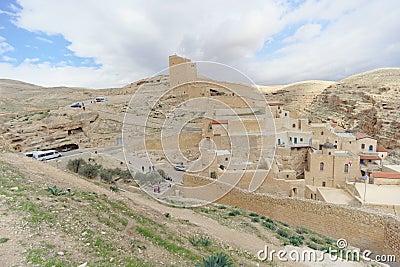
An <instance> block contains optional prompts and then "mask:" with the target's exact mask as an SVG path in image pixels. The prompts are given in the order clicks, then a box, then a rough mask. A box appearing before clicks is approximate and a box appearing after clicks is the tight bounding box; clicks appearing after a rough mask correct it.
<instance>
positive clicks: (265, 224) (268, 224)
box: [262, 221, 276, 231]
mask: <svg viewBox="0 0 400 267" xmlns="http://www.w3.org/2000/svg"><path fill="white" fill-rule="evenodd" d="M262 226H265V227H267V228H268V229H270V230H272V231H275V230H276V225H275V224H273V223H270V222H267V221H264V222H262Z"/></svg>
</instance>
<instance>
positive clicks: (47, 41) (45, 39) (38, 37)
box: [36, 36, 53, 44]
mask: <svg viewBox="0 0 400 267" xmlns="http://www.w3.org/2000/svg"><path fill="white" fill-rule="evenodd" d="M36 39H37V40H39V41H42V42H45V43H49V44H52V43H53V41H52V40H50V39H47V38H43V37H40V36H36Z"/></svg>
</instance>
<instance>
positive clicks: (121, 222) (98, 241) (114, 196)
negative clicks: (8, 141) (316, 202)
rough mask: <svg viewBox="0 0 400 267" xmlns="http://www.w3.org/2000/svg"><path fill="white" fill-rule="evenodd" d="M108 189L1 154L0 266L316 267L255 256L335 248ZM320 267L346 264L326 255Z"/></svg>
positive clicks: (323, 240) (231, 216)
mask: <svg viewBox="0 0 400 267" xmlns="http://www.w3.org/2000/svg"><path fill="white" fill-rule="evenodd" d="M111 189H112V187H110V184H107V183H104V182H100V181H99V180H96V179H87V178H84V177H83V176H80V175H77V174H74V173H71V172H68V171H63V170H60V169H57V168H55V167H54V166H52V165H51V163H50V162H49V163H42V162H38V161H36V160H33V159H30V158H27V157H24V156H22V155H20V154H17V153H1V154H0V212H1V214H2V217H1V220H0V259H1V263H2V265H1V266H60V267H64V266H96V267H97V266H141V267H146V266H149V267H150V266H185V267H186V266H194V265H195V264H200V265H198V266H216V265H211V264H209V265H207V262H208V261H209V260H208V259H209V257H210V256H211V255H216V253H223V255H225V256H226V257H227V258H228V259H229V260H230V261H231V262H232V263H233V265H232V266H242V264H243V266H289V267H292V266H296V267H297V266H315V263H313V262H306V261H305V262H297V261H295V262H291V261H287V262H280V261H279V260H277V259H276V257H274V262H270V261H264V262H260V261H258V260H257V258H256V255H257V254H256V253H257V251H259V250H260V249H263V248H264V246H268V248H269V249H274V250H275V251H277V250H281V249H285V250H286V251H287V253H289V251H291V250H293V249H295V250H297V251H298V253H302V251H303V250H310V249H314V250H324V249H326V247H328V246H334V244H335V240H334V239H332V238H330V237H327V236H324V235H321V234H319V233H315V232H313V231H311V230H309V229H306V228H303V227H297V226H290V225H288V224H285V223H282V222H279V221H276V220H273V219H271V218H268V217H265V216H262V215H259V214H257V213H254V212H251V211H247V210H243V209H238V208H236V207H230V206H222V205H211V204H210V205H207V206H203V207H198V208H176V207H171V206H166V205H163V204H161V203H158V202H157V201H155V200H153V199H151V198H150V197H148V196H147V195H146V194H144V193H143V191H140V190H139V189H138V188H136V187H134V186H132V183H126V181H125V182H116V184H114V189H113V190H111ZM203 259H206V262H205V263H204V264H203ZM321 264H323V265H329V266H343V263H342V262H341V261H338V262H334V261H330V260H329V258H325V260H324V262H321ZM196 266H197V265H196ZM351 266H354V267H358V266H376V265H372V264H368V263H365V262H354V264H352V265H351Z"/></svg>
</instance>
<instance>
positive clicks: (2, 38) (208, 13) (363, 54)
mask: <svg viewBox="0 0 400 267" xmlns="http://www.w3.org/2000/svg"><path fill="white" fill-rule="evenodd" d="M399 14H400V1H398V0H291V1H289V0H252V1H245V0H238V1H231V0H217V1H216V0H185V1H183V0H168V1H162V0H146V1H144V0H118V1H107V0H57V1H54V0H0V78H7V79H16V80H21V81H25V82H29V83H34V84H37V85H42V86H77V87H90V88H110V87H120V86H124V85H126V84H129V83H131V82H134V81H137V80H140V79H142V78H146V77H150V76H153V75H154V74H155V73H157V72H159V71H161V70H163V69H165V68H166V67H168V56H169V55H172V54H178V55H180V56H184V57H187V58H190V59H192V60H193V61H215V62H218V63H223V64H227V65H229V66H232V67H234V68H236V69H238V70H240V71H241V72H243V73H245V74H246V75H247V76H249V77H250V78H251V79H252V80H253V81H254V82H255V83H257V84H260V85H272V84H288V83H292V82H298V81H303V80H317V79H318V80H333V81H338V80H340V79H343V78H345V77H347V76H349V75H353V74H357V73H360V72H364V71H368V70H371V69H375V68H384V67H400V15H399Z"/></svg>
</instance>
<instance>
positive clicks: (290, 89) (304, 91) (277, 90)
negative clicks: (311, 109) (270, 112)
mask: <svg viewBox="0 0 400 267" xmlns="http://www.w3.org/2000/svg"><path fill="white" fill-rule="evenodd" d="M332 84H333V82H330V81H304V82H298V83H293V84H289V85H281V86H260V87H259V88H260V90H261V91H262V92H263V93H265V97H266V99H267V101H270V102H272V101H279V102H282V103H284V104H285V109H287V110H289V111H291V112H292V114H293V115H294V116H298V117H304V116H306V114H307V111H306V108H307V107H308V106H310V105H311V104H312V103H313V101H314V100H315V99H316V97H317V96H318V95H319V94H321V93H322V92H323V90H324V89H325V88H326V87H328V86H330V85H332Z"/></svg>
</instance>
